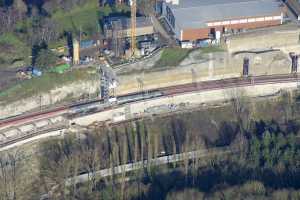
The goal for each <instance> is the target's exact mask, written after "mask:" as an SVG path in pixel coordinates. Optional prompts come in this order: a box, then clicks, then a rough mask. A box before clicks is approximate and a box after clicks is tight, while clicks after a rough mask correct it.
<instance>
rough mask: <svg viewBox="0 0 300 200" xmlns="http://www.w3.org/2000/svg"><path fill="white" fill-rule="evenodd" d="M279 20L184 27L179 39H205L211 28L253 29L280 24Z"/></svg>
mask: <svg viewBox="0 0 300 200" xmlns="http://www.w3.org/2000/svg"><path fill="white" fill-rule="evenodd" d="M280 24H281V20H272V21H261V22H253V23H243V24H229V25H224V26H211V27H207V28H199V29H185V30H183V31H182V35H181V40H197V39H206V38H208V36H209V33H210V32H211V29H215V31H221V32H223V30H224V29H228V30H229V29H234V30H238V29H255V28H262V27H269V26H276V25H280Z"/></svg>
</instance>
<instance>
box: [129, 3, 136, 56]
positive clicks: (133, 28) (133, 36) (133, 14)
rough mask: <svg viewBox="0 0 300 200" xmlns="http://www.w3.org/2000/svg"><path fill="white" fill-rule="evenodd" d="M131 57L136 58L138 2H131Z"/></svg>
mask: <svg viewBox="0 0 300 200" xmlns="http://www.w3.org/2000/svg"><path fill="white" fill-rule="evenodd" d="M130 49H131V56H132V57H134V56H135V50H136V0H131V45H130Z"/></svg>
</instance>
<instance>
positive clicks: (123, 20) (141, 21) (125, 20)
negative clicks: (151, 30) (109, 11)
mask: <svg viewBox="0 0 300 200" xmlns="http://www.w3.org/2000/svg"><path fill="white" fill-rule="evenodd" d="M113 22H118V23H120V24H121V25H122V29H130V28H131V19H130V18H129V17H126V16H117V17H107V18H106V19H105V22H104V23H105V25H106V26H109V27H110V26H112V23H113ZM136 26H137V28H142V27H147V26H152V21H151V19H150V18H149V17H137V18H136Z"/></svg>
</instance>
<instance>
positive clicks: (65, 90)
mask: <svg viewBox="0 0 300 200" xmlns="http://www.w3.org/2000/svg"><path fill="white" fill-rule="evenodd" d="M99 84H100V81H99V80H91V81H85V82H83V81H81V82H77V83H72V84H69V85H65V86H63V87H60V88H56V89H54V90H51V91H49V92H47V93H41V94H37V95H36V96H33V97H29V98H26V99H20V100H18V101H15V102H12V103H10V104H8V105H7V104H5V105H3V104H2V105H1V104H0V118H6V117H9V116H15V115H19V114H22V113H24V112H27V111H30V110H33V109H36V108H39V107H40V106H49V105H52V104H55V103H58V102H61V101H63V100H64V99H66V98H71V97H72V98H79V97H80V96H82V95H86V94H94V93H96V92H97V90H98V86H99ZM40 96H41V99H40ZM40 100H41V101H40ZM0 103H1V102H0Z"/></svg>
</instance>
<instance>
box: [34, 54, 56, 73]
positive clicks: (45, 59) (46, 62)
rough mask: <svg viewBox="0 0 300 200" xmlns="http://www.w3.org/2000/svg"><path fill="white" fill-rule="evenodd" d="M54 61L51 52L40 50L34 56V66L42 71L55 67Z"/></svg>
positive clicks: (54, 57)
mask: <svg viewBox="0 0 300 200" xmlns="http://www.w3.org/2000/svg"><path fill="white" fill-rule="evenodd" d="M56 61H57V57H56V55H55V54H54V53H53V52H52V51H51V50H48V49H41V50H40V51H39V52H38V54H37V56H36V60H35V65H36V66H37V67H39V68H41V69H43V70H47V69H49V68H50V67H51V66H53V65H55V63H56Z"/></svg>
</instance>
